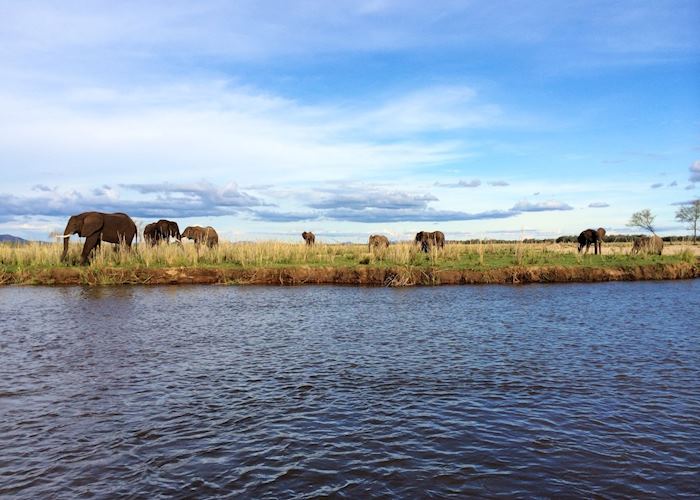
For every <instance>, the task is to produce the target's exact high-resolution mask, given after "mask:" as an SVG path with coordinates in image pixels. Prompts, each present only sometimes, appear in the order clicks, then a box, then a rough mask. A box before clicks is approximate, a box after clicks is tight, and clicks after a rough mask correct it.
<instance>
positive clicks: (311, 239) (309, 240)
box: [301, 231, 316, 245]
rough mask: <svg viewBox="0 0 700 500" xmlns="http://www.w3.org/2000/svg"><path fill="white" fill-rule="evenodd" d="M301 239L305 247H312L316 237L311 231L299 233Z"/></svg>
mask: <svg viewBox="0 0 700 500" xmlns="http://www.w3.org/2000/svg"><path fill="white" fill-rule="evenodd" d="M301 237H302V238H304V241H305V242H306V244H307V245H313V244H315V243H316V235H315V234H314V233H312V232H311V231H304V232H303V233H301Z"/></svg>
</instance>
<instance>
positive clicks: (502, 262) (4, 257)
mask: <svg viewBox="0 0 700 500" xmlns="http://www.w3.org/2000/svg"><path fill="white" fill-rule="evenodd" d="M115 248H116V250H115ZM630 248H631V245H630V244H608V245H605V246H604V255H602V256H594V255H592V253H589V255H583V254H579V253H578V252H577V251H576V247H575V245H572V244H556V243H523V242H517V243H498V244H496V243H490V242H488V241H480V242H478V243H475V244H460V243H448V244H447V245H446V246H445V248H444V249H442V250H438V249H436V248H432V249H431V250H430V251H429V252H428V253H427V254H426V253H423V252H421V251H420V249H419V248H418V247H417V246H416V245H414V244H412V243H409V242H404V243H394V244H392V245H390V246H389V248H386V249H373V250H369V249H368V248H367V245H364V244H330V245H328V244H316V245H314V246H311V247H308V246H306V245H304V244H303V243H286V242H280V241H265V242H255V243H230V242H222V243H221V244H219V245H218V246H217V247H214V248H207V247H203V246H202V247H197V246H195V245H194V244H161V245H158V246H155V247H151V246H149V245H145V244H143V243H140V244H138V245H136V246H135V247H134V248H132V249H131V250H128V249H127V248H124V247H114V246H113V245H110V244H103V245H102V246H101V247H100V249H99V250H98V251H97V252H96V253H95V255H94V256H93V258H92V260H91V263H90V267H91V268H97V269H99V268H107V267H127V268H128V267H200V266H236V267H244V268H255V267H276V266H331V267H335V266H354V265H373V266H394V267H395V266H405V267H414V266H415V267H420V266H440V267H453V268H484V267H502V266H509V265H520V266H527V265H599V264H603V265H606V264H607V265H614V264H618V263H619V264H624V263H627V262H635V261H640V260H641V261H643V260H645V259H649V257H643V256H630V255H628V254H629V250H630ZM62 250H63V245H62V243H61V242H59V243H53V244H40V243H30V244H26V245H13V244H0V267H2V268H3V269H5V270H21V269H25V268H36V267H40V268H46V267H59V266H65V265H77V264H78V263H79V261H80V252H81V250H82V242H80V243H79V242H76V241H74V242H72V243H71V244H70V245H69V253H68V259H67V263H63V262H61V260H60V258H61V253H62ZM664 253H665V254H666V253H672V254H675V255H673V256H671V257H668V256H664V257H662V259H666V260H667V259H676V260H684V261H688V262H695V259H696V258H697V253H696V249H694V248H691V247H687V248H680V247H678V248H676V250H675V251H668V252H667V251H666V249H665V251H664Z"/></svg>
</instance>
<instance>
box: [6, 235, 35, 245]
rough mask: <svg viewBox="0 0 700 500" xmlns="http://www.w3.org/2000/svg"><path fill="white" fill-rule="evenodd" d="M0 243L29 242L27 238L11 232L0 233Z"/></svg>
mask: <svg viewBox="0 0 700 500" xmlns="http://www.w3.org/2000/svg"><path fill="white" fill-rule="evenodd" d="M0 243H29V240H25V239H24V238H20V237H19V236H12V235H11V234H0Z"/></svg>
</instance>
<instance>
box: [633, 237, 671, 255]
mask: <svg viewBox="0 0 700 500" xmlns="http://www.w3.org/2000/svg"><path fill="white" fill-rule="evenodd" d="M663 250H664V240H662V239H661V238H659V237H658V236H656V235H654V236H638V237H636V238H635V239H634V243H632V254H637V253H655V254H657V255H661V253H662V252H663Z"/></svg>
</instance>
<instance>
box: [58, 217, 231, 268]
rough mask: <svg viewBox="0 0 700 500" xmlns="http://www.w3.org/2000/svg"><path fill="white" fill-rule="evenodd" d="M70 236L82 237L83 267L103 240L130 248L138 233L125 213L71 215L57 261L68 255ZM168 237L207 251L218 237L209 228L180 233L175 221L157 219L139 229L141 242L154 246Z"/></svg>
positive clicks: (192, 229)
mask: <svg viewBox="0 0 700 500" xmlns="http://www.w3.org/2000/svg"><path fill="white" fill-rule="evenodd" d="M74 234H77V235H78V236H80V237H81V238H85V244H84V245H83V251H82V252H81V254H80V263H81V264H87V263H88V261H89V259H90V255H91V253H92V252H93V250H95V249H97V248H99V246H100V244H101V243H102V242H103V241H105V242H107V243H114V244H120V245H125V246H126V247H127V248H131V243H132V242H133V241H134V238H136V237H137V234H138V231H137V230H136V224H135V223H134V221H133V220H132V219H131V217H129V216H128V215H127V214H125V213H114V214H107V213H102V212H83V213H82V214H78V215H73V216H72V217H71V218H70V219H68V224H67V225H66V229H65V230H64V231H63V234H62V235H61V236H59V237H60V238H63V254H62V255H61V260H65V259H66V256H67V255H68V240H69V239H70V237H71V236H72V235H74ZM171 237H172V238H175V239H176V240H178V241H181V240H182V238H189V239H192V240H194V242H195V244H196V245H201V244H204V245H206V246H208V247H209V248H211V247H213V246H215V245H217V244H218V243H219V235H218V234H216V230H215V229H214V228H213V227H211V226H208V227H200V226H189V227H187V228H185V230H184V231H183V232H182V233H180V228H179V227H178V225H177V222H173V221H169V220H165V219H161V220H159V221H158V222H153V223H151V224H148V225H146V227H145V228H144V230H143V238H144V240H145V241H146V242H147V243H149V244H151V245H154V246H155V245H157V244H158V243H160V242H161V241H164V242H168V241H170V238H171Z"/></svg>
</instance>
